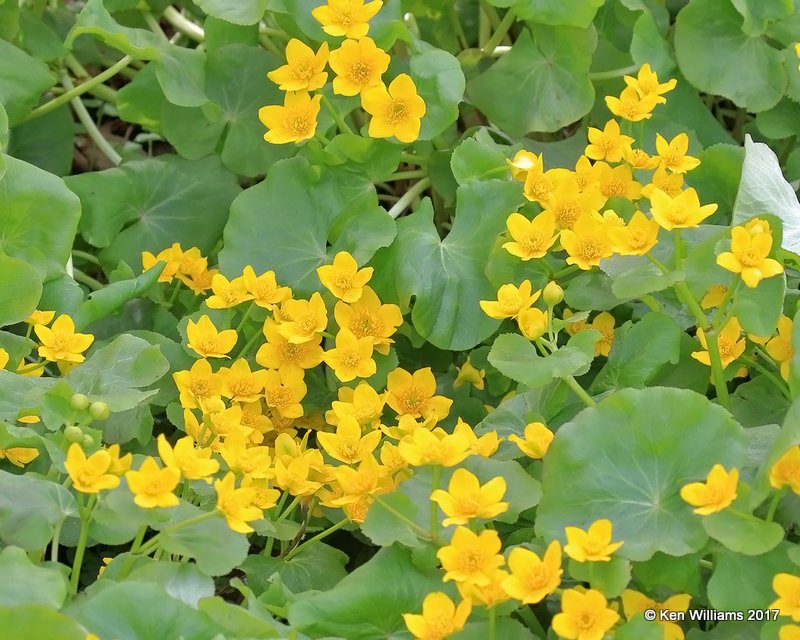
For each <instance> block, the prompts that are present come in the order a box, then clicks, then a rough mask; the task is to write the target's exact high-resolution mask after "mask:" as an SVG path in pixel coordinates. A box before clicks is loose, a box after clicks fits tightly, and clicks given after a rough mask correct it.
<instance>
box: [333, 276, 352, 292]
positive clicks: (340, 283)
mask: <svg viewBox="0 0 800 640" xmlns="http://www.w3.org/2000/svg"><path fill="white" fill-rule="evenodd" d="M336 287H337V288H338V289H339V291H341V292H342V293H347V292H348V291H350V289H352V288H353V276H351V275H349V274H344V273H343V274H341V275H339V276H337V278H336Z"/></svg>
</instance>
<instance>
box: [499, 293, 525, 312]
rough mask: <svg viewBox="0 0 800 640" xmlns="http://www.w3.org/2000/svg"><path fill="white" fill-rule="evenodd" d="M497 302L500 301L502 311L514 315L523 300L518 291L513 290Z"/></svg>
mask: <svg viewBox="0 0 800 640" xmlns="http://www.w3.org/2000/svg"><path fill="white" fill-rule="evenodd" d="M498 302H500V308H501V309H502V310H503V313H506V314H512V315H516V314H517V312H518V311H519V309H520V307H522V305H523V304H524V302H525V301H524V300H523V299H522V296H521V295H519V293H516V292H515V293H512V294H509V295H508V296H504V297H503V299H502V300H499V301H498Z"/></svg>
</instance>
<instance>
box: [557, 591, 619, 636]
mask: <svg viewBox="0 0 800 640" xmlns="http://www.w3.org/2000/svg"><path fill="white" fill-rule="evenodd" d="M618 620H619V614H618V613H617V612H616V611H614V610H613V609H611V608H609V606H608V601H607V600H606V597H605V596H604V595H603V594H602V593H601V592H599V591H596V590H595V589H587V590H586V591H578V590H577V589H566V590H565V591H564V593H562V594H561V613H557V614H556V615H555V616H554V617H553V623H552V626H553V631H555V632H556V633H557V634H558V635H559V636H560V637H561V638H564V640H601V639H602V638H603V637H605V634H606V633H607V632H608V631H609V630H610V629H611V627H613V626H614V625H615V624H617V621H618Z"/></svg>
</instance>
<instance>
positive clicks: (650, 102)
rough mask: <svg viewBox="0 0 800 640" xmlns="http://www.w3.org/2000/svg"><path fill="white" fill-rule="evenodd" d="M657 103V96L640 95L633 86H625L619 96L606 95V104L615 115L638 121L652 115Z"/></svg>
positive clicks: (647, 118)
mask: <svg viewBox="0 0 800 640" xmlns="http://www.w3.org/2000/svg"><path fill="white" fill-rule="evenodd" d="M658 103H659V96H656V95H646V96H640V95H639V92H638V91H637V90H636V89H635V88H634V87H625V89H623V90H622V93H621V94H620V95H619V97H616V96H606V106H607V107H608V110H609V111H611V113H613V114H614V115H615V116H619V117H620V118H624V119H625V120H629V121H630V122H639V121H640V120H649V119H650V118H652V117H653V109H655V108H656V105H657V104H658Z"/></svg>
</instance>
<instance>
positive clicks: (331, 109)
mask: <svg viewBox="0 0 800 640" xmlns="http://www.w3.org/2000/svg"><path fill="white" fill-rule="evenodd" d="M320 95H322V104H323V105H325V108H326V109H327V110H328V113H330V114H331V116H333V120H334V122H336V126H337V127H339V131H341V132H342V133H353V130H352V129H351V128H350V127H349V125H348V124H347V123H346V122H345V121H344V118H342V114H340V113H339V110H338V109H337V108H336V107H335V106H334V105H333V103H332V102H331V100H330V98H329V97H328V96H326V95H325V94H324V93H323V94H320Z"/></svg>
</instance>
